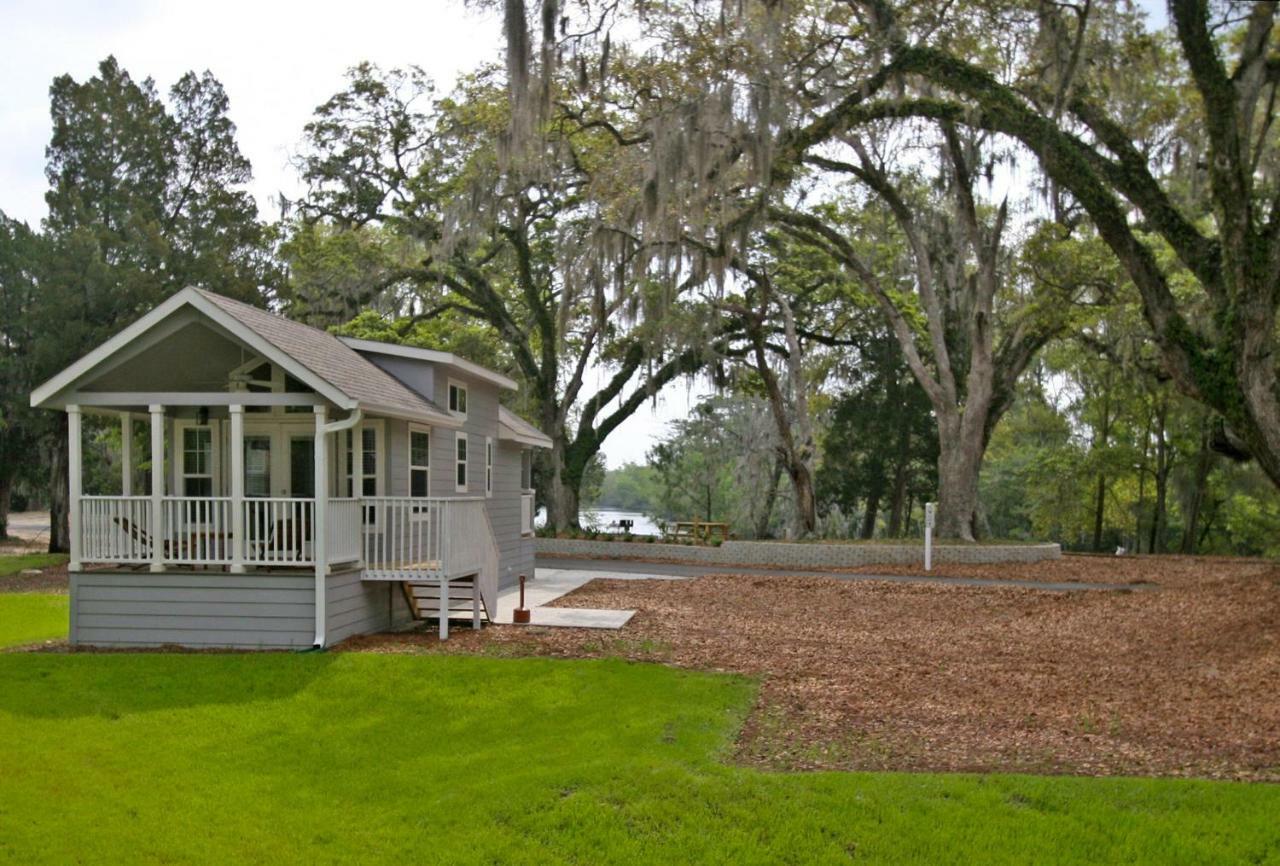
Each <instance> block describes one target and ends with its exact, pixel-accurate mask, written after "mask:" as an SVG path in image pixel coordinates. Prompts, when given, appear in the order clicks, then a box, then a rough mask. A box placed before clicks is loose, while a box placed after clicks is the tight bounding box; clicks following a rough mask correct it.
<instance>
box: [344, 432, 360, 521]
mask: <svg viewBox="0 0 1280 866" xmlns="http://www.w3.org/2000/svg"><path fill="white" fill-rule="evenodd" d="M338 453H342V449H338ZM351 495H352V496H353V497H355V498H356V499H361V498H362V497H363V496H364V428H363V425H361V424H356V425H355V426H354V427H352V428H351ZM363 507H364V506H361V508H362V509H363Z"/></svg>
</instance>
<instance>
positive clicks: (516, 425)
mask: <svg viewBox="0 0 1280 866" xmlns="http://www.w3.org/2000/svg"><path fill="white" fill-rule="evenodd" d="M498 438H499V439H509V440H511V441H512V442H519V443H521V444H523V445H533V446H536V447H538V448H550V447H551V437H549V436H547V435H546V434H545V433H543V432H542V431H541V430H539V429H538V428H537V427H534V426H533V425H532V424H530V423H529V422H528V421H526V420H524V419H523V418H521V417H520V416H519V415H517V414H516V413H515V412H512V411H511V410H510V409H508V408H507V407H506V406H501V405H500V406H498Z"/></svg>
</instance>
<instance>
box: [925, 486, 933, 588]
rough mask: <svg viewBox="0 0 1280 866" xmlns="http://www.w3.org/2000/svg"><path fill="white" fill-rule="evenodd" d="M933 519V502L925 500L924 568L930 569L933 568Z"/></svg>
mask: <svg viewBox="0 0 1280 866" xmlns="http://www.w3.org/2000/svg"><path fill="white" fill-rule="evenodd" d="M933 520H934V504H933V503H932V502H926V503H925V504H924V570H925V571H931V570H932V569H933Z"/></svg>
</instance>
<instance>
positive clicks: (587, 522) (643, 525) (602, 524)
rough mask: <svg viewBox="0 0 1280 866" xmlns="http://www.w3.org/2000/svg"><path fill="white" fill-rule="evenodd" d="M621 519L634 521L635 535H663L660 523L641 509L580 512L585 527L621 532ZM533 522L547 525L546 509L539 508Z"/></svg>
mask: <svg viewBox="0 0 1280 866" xmlns="http://www.w3.org/2000/svg"><path fill="white" fill-rule="evenodd" d="M619 520H630V521H632V525H631V532H632V534H633V535H661V532H659V530H658V524H656V523H654V522H653V518H651V517H649V515H647V514H641V513H640V512H639V511H620V510H618V509H616V508H593V509H584V510H583V511H581V512H579V513H578V522H579V523H580V524H581V525H582V527H583V528H584V529H587V528H592V529H598V530H600V531H601V532H621V531H622V530H621V529H619V527H618V521H619ZM533 522H534V525H535V526H543V525H545V524H546V522H547V512H546V509H544V508H539V509H538V514H537V516H536V517H535V518H534V521H533Z"/></svg>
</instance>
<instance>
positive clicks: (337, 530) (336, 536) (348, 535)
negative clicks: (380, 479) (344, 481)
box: [325, 499, 363, 565]
mask: <svg viewBox="0 0 1280 866" xmlns="http://www.w3.org/2000/svg"><path fill="white" fill-rule="evenodd" d="M328 514H329V518H328V520H327V522H326V525H325V526H326V528H325V548H326V549H327V551H328V557H327V559H328V560H329V563H330V564H331V565H332V564H334V563H339V562H355V561H356V560H358V559H360V549H361V546H362V541H363V538H362V535H363V532H362V530H361V526H360V500H358V499H330V500H329V511H328Z"/></svg>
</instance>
